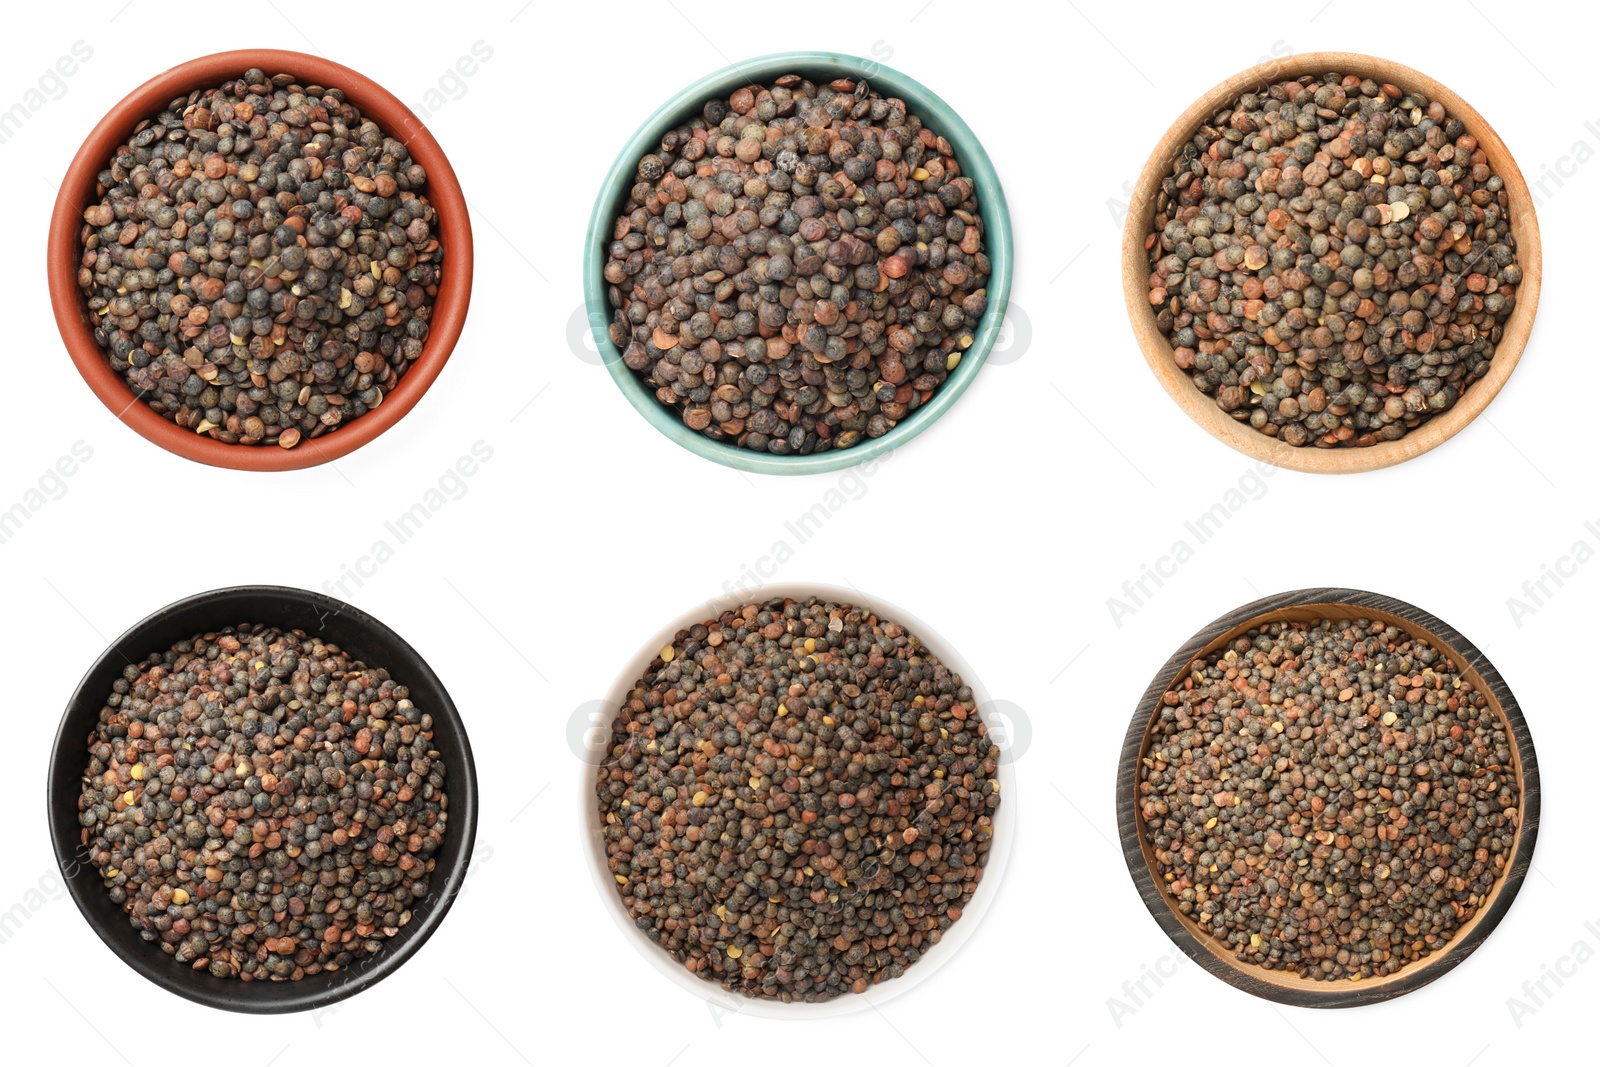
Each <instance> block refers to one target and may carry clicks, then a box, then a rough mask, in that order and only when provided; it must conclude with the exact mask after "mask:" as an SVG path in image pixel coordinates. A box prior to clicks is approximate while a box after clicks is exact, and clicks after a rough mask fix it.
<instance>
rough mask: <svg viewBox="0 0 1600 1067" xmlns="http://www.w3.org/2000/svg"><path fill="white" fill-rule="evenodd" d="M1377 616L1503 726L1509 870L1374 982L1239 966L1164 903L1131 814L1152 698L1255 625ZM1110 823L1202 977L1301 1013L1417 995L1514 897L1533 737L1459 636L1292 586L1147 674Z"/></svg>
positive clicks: (1139, 821) (1434, 623)
mask: <svg viewBox="0 0 1600 1067" xmlns="http://www.w3.org/2000/svg"><path fill="white" fill-rule="evenodd" d="M1325 618H1331V619H1341V618H1344V619H1380V620H1382V621H1384V622H1385V623H1387V624H1390V625H1394V626H1397V627H1399V628H1400V629H1402V630H1405V631H1406V632H1407V633H1410V634H1412V635H1413V636H1416V637H1424V638H1426V639H1427V640H1428V642H1429V643H1430V644H1432V645H1433V647H1434V648H1435V649H1437V650H1438V651H1439V652H1442V653H1444V654H1445V655H1446V656H1448V657H1449V658H1450V659H1451V660H1452V661H1453V662H1454V663H1455V664H1456V665H1457V667H1458V668H1460V669H1461V670H1462V671H1463V673H1464V674H1465V676H1466V678H1467V679H1468V681H1469V682H1471V683H1472V684H1473V685H1474V686H1476V687H1477V688H1478V690H1479V691H1480V692H1482V693H1483V694H1484V695H1485V696H1486V697H1487V698H1488V700H1489V704H1490V707H1491V708H1493V710H1494V711H1495V713H1496V714H1498V715H1499V716H1500V717H1501V718H1502V719H1503V720H1504V721H1505V723H1506V725H1507V726H1508V727H1509V730H1510V734H1511V740H1512V750H1513V751H1512V764H1513V771H1514V773H1515V775H1516V778H1517V781H1518V783H1519V785H1520V787H1521V805H1520V809H1519V816H1518V821H1517V836H1516V844H1515V847H1514V850H1513V858H1512V863H1511V866H1510V868H1509V869H1508V870H1507V871H1506V873H1505V874H1504V875H1502V876H1501V878H1500V879H1499V880H1498V881H1497V882H1496V883H1495V886H1494V888H1493V890H1491V891H1490V894H1489V899H1488V900H1487V902H1486V903H1485V904H1484V906H1483V907H1481V908H1479V909H1478V913H1477V914H1476V915H1474V916H1473V917H1472V920H1471V921H1470V922H1468V923H1467V924H1466V925H1465V926H1463V927H1462V928H1461V929H1460V930H1458V931H1456V934H1455V936H1454V937H1452V938H1451V939H1450V941H1449V942H1448V943H1446V945H1445V946H1444V948H1443V949H1441V950H1439V951H1436V952H1434V953H1433V954H1432V955H1430V956H1428V957H1426V958H1425V959H1423V960H1422V961H1420V962H1417V963H1412V964H1410V965H1408V966H1406V967H1403V968H1401V969H1400V970H1399V971H1397V972H1396V973H1394V974H1392V975H1388V976H1386V977H1383V978H1373V979H1363V980H1361V981H1359V982H1350V981H1338V982H1320V981H1317V980H1315V979H1310V978H1299V977H1296V976H1294V975H1289V974H1285V973H1283V972H1278V971H1268V970H1265V969H1263V968H1260V967H1256V966H1254V965H1252V964H1245V963H1240V962H1239V961H1237V960H1235V959H1234V957H1233V953H1232V952H1231V951H1230V950H1229V949H1228V948H1227V947H1226V946H1225V945H1223V944H1222V943H1221V942H1219V941H1218V940H1217V939H1215V938H1213V937H1212V936H1211V935H1209V934H1207V933H1205V932H1203V931H1202V930H1201V929H1200V927H1199V926H1198V925H1197V924H1196V923H1195V922H1194V921H1193V920H1191V919H1189V918H1188V917H1186V916H1184V915H1182V914H1181V913H1179V912H1178V911H1177V909H1175V908H1173V907H1172V905H1171V904H1170V903H1169V902H1168V897H1167V895H1166V893H1165V892H1163V889H1162V880H1161V877H1160V875H1159V873H1158V870H1157V866H1156V863H1155V857H1154V855H1153V854H1152V851H1151V849H1150V845H1149V842H1148V840H1147V839H1146V837H1145V834H1144V832H1143V830H1144V825H1143V823H1144V820H1143V818H1142V817H1141V816H1140V814H1139V807H1138V785H1139V765H1140V760H1142V759H1143V758H1144V755H1145V752H1146V750H1147V748H1148V747H1149V742H1150V730H1151V727H1152V726H1153V725H1154V723H1155V720H1156V716H1157V715H1158V714H1159V711H1160V708H1159V704H1160V701H1161V697H1162V695H1163V694H1164V693H1166V692H1167V691H1168V690H1169V689H1171V688H1172V687H1173V685H1174V684H1176V683H1177V682H1178V681H1180V680H1181V679H1182V677H1183V675H1184V672H1185V670H1186V668H1187V666H1188V664H1189V663H1191V662H1192V661H1193V660H1195V659H1197V658H1201V657H1204V656H1207V655H1210V654H1211V653H1212V652H1215V651H1217V650H1218V649H1220V648H1222V647H1223V646H1225V645H1226V644H1227V643H1228V642H1230V641H1232V640H1233V639H1234V638H1236V637H1238V636H1239V635H1241V634H1243V633H1246V632H1247V631H1249V630H1251V629H1253V628H1254V627H1256V626H1259V625H1262V624H1263V623H1268V622H1274V621H1289V622H1309V621H1312V620H1314V619H1325ZM1117 825H1118V833H1119V835H1120V837H1121V840H1122V852H1123V857H1124V859H1125V860H1126V861H1127V864H1128V873H1129V874H1130V875H1132V877H1133V882H1134V885H1135V886H1137V887H1138V889H1139V895H1140V896H1142V897H1143V898H1144V902H1145V907H1147V908H1149V909H1150V914H1151V915H1152V916H1153V917H1154V918H1155V920H1156V922H1157V923H1158V924H1160V926H1161V928H1162V929H1163V930H1164V931H1166V934H1167V936H1168V937H1170V938H1171V939H1172V941H1173V943H1174V944H1176V945H1177V946H1178V948H1180V949H1181V950H1183V953H1184V955H1186V956H1188V957H1189V958H1190V959H1192V960H1194V961H1195V962H1196V963H1198V964H1200V966H1202V967H1204V968H1205V969H1206V970H1208V971H1210V972H1211V973H1212V974H1214V975H1216V976H1217V977H1218V978H1221V979H1222V980H1223V981H1225V982H1228V983H1229V984H1230V985H1233V986H1236V987H1237V988H1239V989H1242V990H1244V991H1245V992H1247V993H1252V994H1254V995H1255V996H1258V997H1264V998H1266V999H1268V1000H1275V1001H1278V1002H1279V1003H1282V1004H1292V1005H1296V1006H1298V1007H1311V1008H1346V1007H1355V1006H1358V1005H1362V1004H1372V1003H1377V1002H1380V1001H1385V1000H1390V999H1392V998H1394V997H1397V996H1400V995H1402V994H1404V993H1409V992H1411V991H1412V990H1414V989H1420V988H1421V987H1422V986H1425V985H1427V984H1428V983H1429V982H1431V981H1433V980H1434V979H1436V978H1438V977H1439V976H1440V975H1442V974H1444V973H1445V972H1446V971H1448V970H1450V969H1451V968H1452V967H1454V966H1456V965H1457V964H1458V963H1460V962H1461V961H1462V960H1464V959H1466V958H1467V957H1468V956H1469V955H1471V954H1472V952H1473V950H1475V949H1476V948H1477V947H1478V946H1479V945H1481V944H1482V943H1483V940H1484V938H1486V937H1488V936H1489V933H1490V932H1491V931H1492V930H1493V929H1494V928H1495V926H1496V925H1497V924H1499V922H1500V920H1501V919H1502V918H1504V917H1505V914H1506V912H1507V911H1508V910H1509V909H1510V907H1511V902H1512V901H1513V900H1514V899H1516V895H1517V891H1518V889H1520V888H1521V886H1522V882H1523V879H1524V878H1526V877H1527V873H1528V867H1529V865H1530V864H1531V863H1532V861H1533V850H1534V844H1535V842H1536V840H1537V839H1538V836H1539V764H1538V760H1537V758H1536V756H1535V755H1534V750H1533V738H1532V736H1531V735H1530V734H1529V732H1528V724H1527V722H1526V721H1525V720H1524V719H1523V716H1522V710H1521V708H1520V707H1518V705H1517V700H1516V697H1514V696H1513V695H1512V693H1511V690H1510V689H1509V688H1508V687H1507V686H1506V683H1505V680H1504V679H1503V678H1501V677H1500V672H1499V671H1497V670H1495V668H1494V664H1492V663H1490V662H1489V660H1488V658H1487V657H1486V656H1484V654H1483V653H1482V652H1481V651H1479V650H1478V648H1477V647H1476V646H1474V645H1473V644H1472V643H1471V642H1470V641H1468V640H1467V639H1466V638H1465V637H1463V636H1462V635H1461V633H1460V631H1458V630H1456V629H1455V628H1454V627H1452V626H1450V625H1448V624H1447V623H1445V622H1443V621H1441V620H1440V619H1438V618H1435V617H1434V616H1432V615H1430V614H1428V613H1427V612H1425V611H1423V610H1422V609H1421V608H1418V607H1416V606H1414V605H1412V604H1408V603H1406V602H1405V601H1403V600H1396V599H1394V598H1393V597H1387V596H1381V595H1379V594H1377V593H1368V592H1363V591H1361V590H1356V589H1298V590H1294V591H1292V592H1287V593H1280V594H1278V595H1276V596H1270V597H1266V598H1264V599H1262V600H1257V601H1255V602H1254V603H1250V604H1245V605H1244V606H1242V607H1240V608H1236V609H1235V610H1233V611H1230V612H1228V613H1227V614H1226V615H1224V616H1222V617H1221V618H1219V619H1217V620H1215V621H1214V622H1212V623H1211V624H1210V625H1208V626H1206V627H1205V628H1204V629H1202V630H1201V631H1200V632H1199V633H1197V634H1195V635H1194V637H1192V638H1190V639H1189V641H1188V642H1186V643H1185V644H1184V646H1183V647H1182V648H1180V649H1179V650H1178V651H1177V652H1175V653H1173V655H1172V657H1171V658H1170V659H1168V660H1167V662H1166V664H1165V665H1164V666H1163V667H1162V668H1161V670H1160V671H1159V672H1157V674H1156V676H1155V678H1154V679H1153V680H1152V681H1151V683H1150V687H1149V688H1148V689H1146V690H1145V693H1144V697H1143V698H1142V699H1141V700H1140V701H1139V707H1138V710H1137V711H1135V712H1134V715H1133V720H1132V721H1131V722H1130V723H1129V725H1128V734H1127V738H1126V740H1125V741H1124V742H1123V746H1122V757H1121V762H1120V763H1119V765H1118V772H1117Z"/></svg>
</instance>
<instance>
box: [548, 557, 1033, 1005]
mask: <svg viewBox="0 0 1600 1067" xmlns="http://www.w3.org/2000/svg"><path fill="white" fill-rule="evenodd" d="M812 596H817V597H821V598H823V599H825V600H830V601H833V602H834V603H836V604H839V603H843V604H853V605H855V606H857V607H863V608H867V609H869V610H871V611H873V612H874V613H876V614H877V615H879V616H880V617H882V618H886V619H892V620H893V621H895V622H897V623H899V624H900V625H902V626H904V627H905V628H906V629H907V630H909V631H910V632H911V633H913V634H915V635H916V636H917V637H918V638H919V639H920V640H921V641H922V643H923V644H924V645H925V646H926V647H927V648H929V649H930V650H931V651H932V652H933V653H934V654H935V655H937V656H938V657H939V659H940V661H941V662H943V663H944V664H945V665H946V666H948V667H950V668H951V669H952V670H954V671H955V672H956V673H957V674H959V675H961V679H962V681H963V682H965V683H966V684H967V685H968V686H970V687H971V688H972V693H973V699H974V700H975V701H976V702H977V704H978V707H979V710H980V712H981V711H983V709H985V708H986V707H987V706H989V694H988V691H987V690H985V689H984V688H983V685H982V684H981V683H980V682H979V681H978V678H977V676H976V675H975V674H974V673H973V672H972V669H971V668H970V666H969V665H968V664H967V662H966V660H964V659H962V658H961V656H960V655H959V654H958V653H957V652H956V651H955V650H954V649H952V648H951V647H950V646H949V645H948V644H947V643H946V642H945V641H944V640H943V639H942V638H940V637H939V635H938V634H937V633H935V632H934V631H933V630H931V629H930V628H929V627H928V626H927V625H926V624H925V623H924V622H922V620H920V619H918V618H916V617H915V616H913V615H911V614H909V613H908V612H905V611H902V610H901V609H900V608H899V607H897V606H894V605H892V604H887V603H885V602H884V601H882V600H880V599H878V598H876V597H874V598H871V599H870V600H869V599H868V598H867V597H864V596H863V595H862V594H861V593H860V592H859V591H857V590H855V589H843V588H839V587H837V586H828V585H797V584H787V583H785V584H776V585H769V586H762V587H760V588H758V589H754V590H751V591H749V592H747V593H738V594H730V595H725V596H719V597H716V598H714V599H712V600H709V601H707V602H706V603H704V604H701V605H700V606H699V607H696V608H693V609H692V610H689V611H686V612H684V613H683V614H682V615H680V616H678V618H677V619H676V620H675V621H673V622H672V623H670V624H669V625H667V626H664V627H662V628H661V629H659V630H657V631H656V632H655V633H654V634H652V635H651V637H650V639H649V640H648V641H646V642H644V643H643V644H642V645H641V646H640V647H639V650H638V651H637V652H636V653H634V655H633V656H631V657H630V658H629V659H628V661H627V665H626V666H625V667H624V668H623V670H622V672H621V674H619V675H618V676H617V679H616V681H615V682H613V683H612V685H611V688H610V690H608V691H607V693H606V697H605V699H604V701H602V702H601V710H600V712H599V716H598V719H596V720H592V724H593V725H597V726H598V729H591V730H590V731H589V733H588V734H587V735H586V737H585V739H584V757H585V758H584V760H583V766H582V768H581V773H580V774H579V783H578V784H579V810H581V811H582V812H583V822H582V824H581V827H582V834H583V841H584V848H585V850H586V851H587V853H588V856H589V869H590V873H591V874H592V875H593V876H594V885H595V890H596V892H598V893H599V894H600V897H601V898H602V900H603V901H604V904H603V906H604V907H605V909H606V911H607V912H608V913H609V914H610V915H611V917H612V919H613V920H615V921H616V923H617V925H618V927H619V928H621V929H622V930H623V931H624V935H625V936H626V937H627V939H628V940H629V941H630V942H631V943H632V944H633V945H635V946H636V947H637V948H638V949H639V952H640V953H641V954H642V955H643V956H644V958H645V959H646V960H648V961H649V962H650V965H651V966H652V967H653V968H654V969H655V970H656V971H658V972H659V973H661V974H663V975H665V976H666V977H667V978H669V979H671V980H672V981H673V982H675V983H676V984H677V985H678V986H680V987H682V988H683V989H685V990H687V991H689V992H691V993H693V994H695V995H696V996H698V997H701V998H703V999H705V1000H708V1001H711V1002H712V1003H714V1004H716V1005H717V1006H718V1008H719V1009H721V1010H725V1011H731V1012H735V1013H738V1014H741V1015H751V1016H756V1017H759V1018H766V1019H823V1018H831V1017H836V1016H840V1015H848V1014H850V1013H852V1012H856V1011H862V1010H865V1009H866V1008H869V1007H872V1008H876V1007H879V1006H881V1005H883V1004H884V1003H886V1002H887V1001H889V1000H891V999H893V998H894V997H898V996H900V995H901V994H903V993H906V992H909V991H910V990H911V989H912V988H913V987H915V986H917V985H918V984H920V983H921V982H923V981H925V980H927V979H928V978H930V977H931V976H932V975H933V973H934V971H935V970H936V969H938V968H939V967H942V966H943V965H944V964H945V963H947V962H948V961H949V960H950V959H951V958H952V957H953V956H954V955H955V954H956V952H957V951H958V950H959V949H960V948H961V946H962V945H963V944H965V943H966V941H967V939H968V938H970V937H971V936H972V935H973V934H974V933H975V932H976V930H977V928H978V924H979V922H981V921H982V919H983V916H984V914H985V913H986V912H987V911H988V909H989V907H990V905H991V904H993V903H994V899H995V897H996V896H997V895H998V894H999V892H1000V882H1001V876H1002V875H1003V874H1004V873H1005V868H1006V863H1007V861H1008V860H1009V858H1010V854H1011V842H1012V838H1013V836H1014V834H1015V826H1016V820H1017V812H1016V804H1017V790H1016V781H1015V777H1014V772H1013V768H1012V766H1011V764H1012V760H1011V759H1010V758H1009V746H1010V745H1011V742H1012V738H1011V737H1010V736H1009V735H1008V736H1005V737H1001V736H1000V734H1001V731H1000V730H997V729H995V728H994V727H995V724H994V723H993V722H990V723H989V725H990V728H991V729H990V738H991V740H992V741H993V742H994V744H995V745H996V747H998V748H1000V749H1001V750H1002V758H1001V759H1000V761H999V766H998V767H997V768H996V772H995V776H996V777H997V778H998V779H999V782H1000V797H1001V802H1000V807H999V809H998V810H997V811H996V812H995V820H994V839H993V840H992V841H991V842H990V845H989V857H988V860H987V862H986V863H985V864H984V869H983V877H982V878H981V879H980V880H979V882H978V888H977V890H976V891H975V892H974V893H973V895H972V900H971V902H970V903H969V904H968V905H967V906H966V907H965V908H964V909H963V910H962V915H961V919H960V920H959V921H958V922H956V923H954V924H953V925H952V926H951V927H950V929H949V930H947V931H946V932H945V935H944V937H943V938H942V939H941V940H940V941H939V943H938V944H937V945H934V946H933V947H932V948H930V949H928V950H927V952H925V953H924V954H923V957H922V959H920V960H918V961H917V963H916V964H915V965H913V966H912V967H911V968H909V969H908V970H907V971H906V972H905V973H904V974H903V975H901V976H900V977H899V978H895V979H891V980H889V981H886V982H883V983H882V984H880V985H875V986H873V987H871V988H870V989H868V990H867V992H865V993H859V994H850V995H846V996H840V997H835V998H834V999H832V1000H829V1001H824V1002H822V1003H820V1004H806V1003H791V1004H784V1003H781V1002H779V1001H772V1000H758V999H754V998H750V997H745V996H743V995H741V994H738V993H730V992H728V991H727V990H725V989H723V988H722V987H721V986H720V985H718V984H717V983H716V982H714V981H708V980H707V979H704V978H699V977H696V976H695V975H693V974H690V973H689V971H688V970H686V969H685V968H684V967H683V965H682V964H680V963H679V962H678V961H677V960H676V959H675V958H673V957H672V956H671V955H669V954H668V953H667V952H666V951H665V950H663V949H662V948H661V946H659V945H657V944H656V943H655V942H653V941H651V940H650V938H649V937H647V936H646V935H645V934H644V932H643V931H641V930H640V929H639V928H638V927H636V926H634V925H633V919H632V917H631V916H630V915H629V914H628V910H627V908H625V907H624V906H623V904H622V897H621V896H620V895H619V894H618V893H617V887H616V882H615V881H614V880H613V879H612V876H611V871H610V868H609V867H608V866H607V861H606V850H605V837H604V832H603V830H602V828H601V825H600V817H599V809H598V806H597V804H596V799H595V772H596V770H597V769H598V768H599V767H600V765H601V764H602V763H603V762H604V761H605V759H606V758H607V755H608V753H609V750H610V739H611V724H612V722H613V721H614V719H615V718H616V713H617V709H619V708H620V707H621V706H622V702H623V701H624V700H625V699H626V698H627V695H628V692H629V691H630V690H631V689H632V688H633V684H634V682H636V681H638V679H639V677H640V675H642V674H643V673H644V669H645V667H646V666H647V665H648V664H649V663H650V661H651V659H653V658H654V657H655V656H656V655H657V654H658V653H659V652H660V650H661V648H662V646H663V645H665V644H666V643H667V642H669V641H671V640H672V638H673V637H674V636H675V635H676V634H677V633H678V631H680V630H683V629H686V628H688V627H690V626H693V625H695V624H696V623H701V622H705V621H706V620H707V619H712V618H715V617H716V616H718V615H720V614H721V613H722V612H724V611H727V610H730V609H732V608H736V607H739V606H741V605H743V604H751V603H760V602H763V601H766V600H770V599H772V598H774V597H793V598H795V599H797V600H803V599H805V598H807V597H812Z"/></svg>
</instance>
